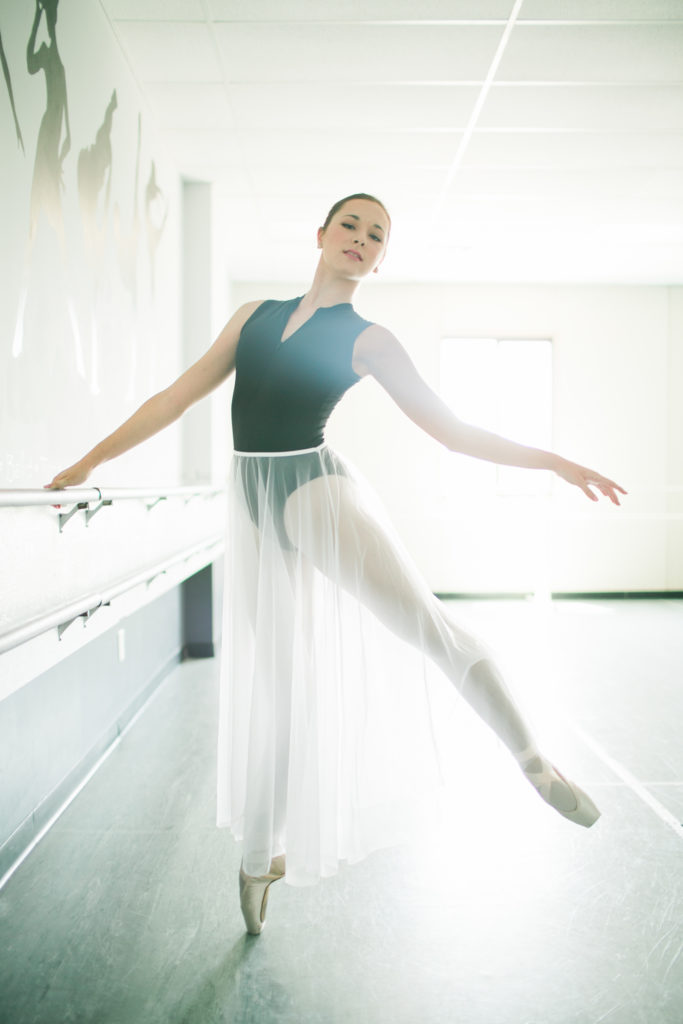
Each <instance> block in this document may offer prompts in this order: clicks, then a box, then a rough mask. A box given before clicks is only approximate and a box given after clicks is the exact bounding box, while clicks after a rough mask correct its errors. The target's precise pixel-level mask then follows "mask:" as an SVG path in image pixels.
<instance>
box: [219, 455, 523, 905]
mask: <svg viewBox="0 0 683 1024" xmlns="http://www.w3.org/2000/svg"><path fill="white" fill-rule="evenodd" d="M230 487H231V499H230V512H229V521H228V547H227V557H226V585H225V625H224V632H223V654H222V679H221V701H220V724H219V745H218V816H217V820H218V825H219V826H222V827H229V828H230V829H231V830H232V833H233V835H234V837H235V838H236V839H237V840H241V841H242V843H243V864H244V870H245V871H246V873H247V874H250V875H262V874H265V873H266V871H267V870H268V867H269V864H270V861H271V858H272V857H273V856H275V855H276V854H278V853H282V852H286V855H287V874H286V881H287V882H288V883H289V884H290V885H297V886H303V885H309V884H313V883H315V882H317V881H318V880H319V879H320V878H322V877H325V876H329V875H332V874H334V873H335V872H336V871H337V870H338V867H339V862H340V861H348V862H350V863H353V862H355V861H358V860H360V859H362V858H363V857H365V856H366V855H367V854H368V853H370V852H371V851H372V850H375V849H378V848H381V847H384V846H388V845H393V844H395V843H398V842H401V841H404V840H406V839H409V838H411V836H412V835H414V834H415V830H416V829H419V828H420V827H421V825H420V823H421V822H422V821H423V815H424V813H425V811H426V809H427V808H428V807H429V806H430V803H429V799H428V798H429V797H430V795H433V794H435V793H436V792H437V791H438V790H439V788H440V787H441V785H442V773H441V769H440V758H439V741H438V740H437V738H436V733H435V729H434V725H435V721H434V716H435V714H437V713H438V712H435V705H434V696H435V695H436V693H437V691H438V690H439V688H442V689H443V688H444V687H446V688H448V689H449V699H450V692H452V691H453V688H454V687H455V689H456V690H459V691H460V692H461V693H462V694H463V695H464V696H465V697H466V698H467V699H470V697H469V696H468V694H467V692H466V691H467V686H466V680H467V678H468V672H469V670H470V669H471V668H472V667H473V666H474V665H476V664H477V663H480V662H482V659H488V658H489V652H488V650H487V649H486V648H485V647H484V645H483V644H482V643H481V641H479V640H478V639H477V638H476V637H475V636H473V635H472V633H471V632H469V631H467V630H465V629H463V628H461V627H459V626H458V625H456V624H455V623H454V622H453V621H451V620H450V619H449V617H448V616H447V615H446V613H445V610H444V607H443V605H442V604H441V603H440V602H439V601H438V600H437V599H436V598H435V597H434V596H433V595H432V593H431V592H430V591H429V589H428V587H427V585H426V583H425V582H424V580H423V579H422V578H421V576H420V574H419V572H418V571H417V569H416V568H415V566H414V565H413V563H412V562H411V560H410V558H409V556H408V555H407V553H406V552H405V550H404V548H403V546H402V544H401V542H400V541H399V539H398V538H397V537H396V536H395V534H394V532H393V530H392V528H391V527H390V525H389V524H388V523H387V521H386V517H385V514H384V512H383V510H382V508H381V506H380V505H379V502H378V500H377V498H376V497H375V496H374V495H373V493H372V491H371V490H370V489H369V488H368V486H367V484H365V483H364V482H363V481H362V480H361V478H360V477H359V475H358V473H357V472H356V471H355V470H353V469H352V468H351V467H350V466H349V465H348V464H347V463H346V462H345V461H342V459H340V457H339V456H338V455H337V454H336V453H334V452H333V451H332V450H331V449H330V448H328V447H327V446H325V445H323V446H321V447H320V448H316V449H309V450H306V451H303V452H295V453H290V452H288V453H282V454H280V453H277V454H251V453H246V454H242V453H235V456H234V460H233V465H232V473H231V483H230ZM453 699H454V700H455V701H457V700H458V697H457V696H455V697H454V698H453ZM477 699H479V700H480V704H481V699H482V698H481V695H480V698H477ZM496 700H497V697H495V696H494V698H493V703H494V704H495V702H496ZM483 701H484V705H483V707H482V706H479V707H478V708H477V710H478V711H479V713H480V714H483V716H484V717H485V718H487V717H488V718H489V719H491V718H494V717H495V715H496V714H497V713H498V711H497V710H496V708H495V707H492V708H491V713H490V714H487V711H486V705H487V701H488V703H489V704H490V703H491V695H490V694H489V695H488V696H487V695H486V694H484V696H483ZM471 702H472V701H471ZM498 710H500V709H498ZM503 710H505V709H503ZM494 728H497V727H496V726H495V723H494ZM497 731H498V732H499V734H500V729H497ZM520 742H522V740H520Z"/></svg>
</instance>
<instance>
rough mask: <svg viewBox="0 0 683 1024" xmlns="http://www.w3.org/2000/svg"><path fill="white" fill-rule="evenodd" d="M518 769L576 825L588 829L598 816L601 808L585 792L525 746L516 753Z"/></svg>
mask: <svg viewBox="0 0 683 1024" xmlns="http://www.w3.org/2000/svg"><path fill="white" fill-rule="evenodd" d="M516 758H517V761H518V763H519V766H520V768H521V769H522V771H523V772H524V774H525V775H526V777H527V779H528V780H529V782H530V783H531V785H532V786H533V787H534V789H535V790H536V791H537V792H538V794H539V796H541V797H542V798H543V799H544V800H545V802H546V803H547V804H549V805H550V806H551V807H553V808H554V809H555V810H556V811H557V812H558V814H561V815H562V816H563V817H564V818H567V819H568V820H569V821H573V822H574V824H575V825H583V826H584V828H590V827H591V825H594V824H595V822H596V821H597V820H598V818H599V817H600V811H599V810H598V808H597V807H596V806H595V804H594V803H593V801H592V800H591V798H590V797H589V796H588V794H587V793H584V791H583V790H582V789H580V788H579V786H577V785H575V783H573V782H569V780H568V779H565V777H564V775H562V774H561V773H560V772H559V771H558V770H557V768H556V767H555V765H553V764H551V763H550V762H549V761H546V760H545V758H544V757H541V755H540V754H539V753H538V751H537V750H534V749H533V747H528V748H527V749H526V750H523V751H522V752H521V754H517V755H516Z"/></svg>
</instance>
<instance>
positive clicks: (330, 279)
mask: <svg viewBox="0 0 683 1024" xmlns="http://www.w3.org/2000/svg"><path fill="white" fill-rule="evenodd" d="M359 284H360V281H354V280H352V279H350V278H347V277H337V276H336V275H331V274H330V272H329V268H328V267H326V266H325V264H324V263H323V261H322V257H321V258H320V261H319V262H318V266H317V269H316V272H315V275H314V277H313V281H312V282H311V286H310V288H309V289H308V291H307V292H306V294H305V295H304V297H303V299H302V300H301V305H302V306H307V307H310V308H313V309H318V308H320V307H321V306H336V305H337V303H338V302H353V296H354V295H355V293H356V289H357V288H358V285H359Z"/></svg>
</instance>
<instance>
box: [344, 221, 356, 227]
mask: <svg viewBox="0 0 683 1024" xmlns="http://www.w3.org/2000/svg"><path fill="white" fill-rule="evenodd" d="M342 227H343V228H353V227H355V225H354V224H344V223H343V221H342Z"/></svg>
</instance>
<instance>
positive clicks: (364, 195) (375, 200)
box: [323, 192, 391, 231]
mask: <svg viewBox="0 0 683 1024" xmlns="http://www.w3.org/2000/svg"><path fill="white" fill-rule="evenodd" d="M350 199H369V200H370V202H371V203H377V205H378V206H381V207H382V209H383V210H384V212H385V213H386V215H387V217H389V230H391V217H390V216H389V211H388V210H387V208H386V206H385V205H384V203H383V202H382V200H381V199H378V198H377V196H371V195H368V193H367V192H354V193H353V195H351V196H344V198H343V199H340V200H339V201H338V202H336V203H335V204H334V206H333V207H332V209H331V210H330V212H329V213H328V215H327V217H326V218H325V223H324V224H323V231H325V230H326V229H327V226H328V224H329V223H330V221H331V220H332V218H333V217H334V215H335V213H339V211H340V210H341V208H342V206H343V205H344V203H348V201H349V200H350Z"/></svg>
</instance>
